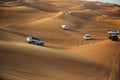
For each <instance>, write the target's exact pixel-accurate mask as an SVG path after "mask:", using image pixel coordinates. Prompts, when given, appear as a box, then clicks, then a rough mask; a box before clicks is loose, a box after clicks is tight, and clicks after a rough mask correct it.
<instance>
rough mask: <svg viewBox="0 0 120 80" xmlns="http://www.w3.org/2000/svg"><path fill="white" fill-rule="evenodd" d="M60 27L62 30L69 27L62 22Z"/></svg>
mask: <svg viewBox="0 0 120 80" xmlns="http://www.w3.org/2000/svg"><path fill="white" fill-rule="evenodd" d="M61 28H62V29H64V30H68V29H69V28H68V26H67V25H64V24H63V25H61Z"/></svg>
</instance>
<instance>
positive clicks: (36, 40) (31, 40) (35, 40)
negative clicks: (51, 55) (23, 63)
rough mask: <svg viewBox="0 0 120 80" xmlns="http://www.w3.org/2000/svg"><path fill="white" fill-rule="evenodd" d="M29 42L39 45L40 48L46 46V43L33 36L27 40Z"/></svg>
mask: <svg viewBox="0 0 120 80" xmlns="http://www.w3.org/2000/svg"><path fill="white" fill-rule="evenodd" d="M26 39H27V42H28V43H31V44H37V45H40V46H44V44H45V42H44V41H43V40H41V39H39V38H36V37H33V36H28V37H27V38H26Z"/></svg>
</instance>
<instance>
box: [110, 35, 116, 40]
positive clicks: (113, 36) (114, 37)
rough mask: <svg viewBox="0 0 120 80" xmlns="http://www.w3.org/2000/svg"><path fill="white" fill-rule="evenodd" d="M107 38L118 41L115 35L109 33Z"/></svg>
mask: <svg viewBox="0 0 120 80" xmlns="http://www.w3.org/2000/svg"><path fill="white" fill-rule="evenodd" d="M108 38H109V39H110V40H112V41H118V36H117V35H110V36H109V37H108Z"/></svg>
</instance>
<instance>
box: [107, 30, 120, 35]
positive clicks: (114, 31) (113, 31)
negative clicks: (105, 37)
mask: <svg viewBox="0 0 120 80" xmlns="http://www.w3.org/2000/svg"><path fill="white" fill-rule="evenodd" d="M119 33H120V31H119V30H111V31H108V34H119Z"/></svg>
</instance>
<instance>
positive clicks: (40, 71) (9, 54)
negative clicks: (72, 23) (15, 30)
mask: <svg viewBox="0 0 120 80" xmlns="http://www.w3.org/2000/svg"><path fill="white" fill-rule="evenodd" d="M0 51H1V54H0V59H1V66H0V68H1V69H0V71H1V72H2V73H1V76H2V77H4V79H5V80H7V79H8V80H29V79H30V80H37V79H43V80H46V79H49V80H53V79H54V80H60V79H65V80H66V79H69V80H74V79H76V80H79V79H84V80H88V78H89V79H92V80H95V79H98V80H101V78H99V77H103V75H101V74H103V72H104V71H103V70H104V68H102V66H99V65H97V64H92V63H88V62H86V61H83V60H82V59H80V58H79V57H77V56H74V55H70V54H68V53H66V52H64V53H63V52H61V51H59V50H52V49H49V48H44V47H40V46H35V45H30V44H25V43H18V42H8V43H6V42H0ZM86 69H87V70H86ZM95 77H96V78H95Z"/></svg>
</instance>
